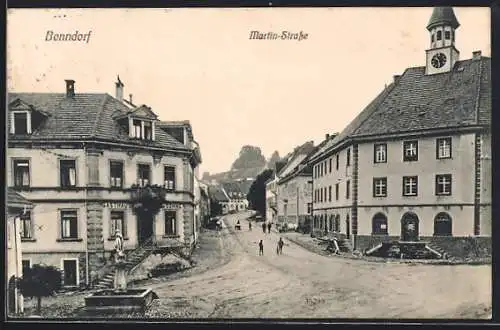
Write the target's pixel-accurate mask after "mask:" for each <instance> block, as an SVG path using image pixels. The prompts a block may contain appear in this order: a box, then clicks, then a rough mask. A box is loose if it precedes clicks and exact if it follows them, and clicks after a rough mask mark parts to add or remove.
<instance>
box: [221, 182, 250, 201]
mask: <svg viewBox="0 0 500 330" xmlns="http://www.w3.org/2000/svg"><path fill="white" fill-rule="evenodd" d="M252 183H253V181H250V180H243V181H232V182H225V183H223V184H222V187H223V188H224V190H225V191H226V193H227V194H228V195H229V197H231V196H232V194H236V195H235V197H236V196H241V198H246V196H247V194H248V191H249V190H250V186H251V185H252Z"/></svg>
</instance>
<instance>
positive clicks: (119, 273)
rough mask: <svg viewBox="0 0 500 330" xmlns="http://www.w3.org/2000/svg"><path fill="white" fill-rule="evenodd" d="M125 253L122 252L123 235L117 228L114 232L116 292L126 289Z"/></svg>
mask: <svg viewBox="0 0 500 330" xmlns="http://www.w3.org/2000/svg"><path fill="white" fill-rule="evenodd" d="M126 266H127V264H126V262H125V253H124V252H123V236H122V233H121V231H120V230H119V229H117V230H116V234H115V281H114V289H115V291H117V292H120V291H126V290H127V277H126V270H125V268H126Z"/></svg>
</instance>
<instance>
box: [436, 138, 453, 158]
mask: <svg viewBox="0 0 500 330" xmlns="http://www.w3.org/2000/svg"><path fill="white" fill-rule="evenodd" d="M441 142H446V143H448V148H449V155H448V156H442V155H440V150H441V149H440V143H441ZM452 146H453V145H452V139H451V137H445V138H437V139H436V159H450V158H451V157H452V154H453V151H452Z"/></svg>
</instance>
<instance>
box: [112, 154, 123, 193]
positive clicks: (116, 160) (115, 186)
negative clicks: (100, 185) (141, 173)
mask: <svg viewBox="0 0 500 330" xmlns="http://www.w3.org/2000/svg"><path fill="white" fill-rule="evenodd" d="M113 163H114V164H120V165H121V170H122V173H121V177H120V185H119V186H117V185H114V184H113V179H114V177H113V175H112V169H113ZM109 186H110V188H112V189H123V187H124V186H125V162H124V161H123V160H121V159H110V160H109Z"/></svg>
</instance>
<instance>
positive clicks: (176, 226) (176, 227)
mask: <svg viewBox="0 0 500 330" xmlns="http://www.w3.org/2000/svg"><path fill="white" fill-rule="evenodd" d="M169 213H170V214H173V215H174V221H173V222H172V224H173V227H174V229H173V233H168V232H167V214H169ZM177 217H178V211H177V210H163V237H178V236H179V228H178V225H177V220H178V219H177Z"/></svg>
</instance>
